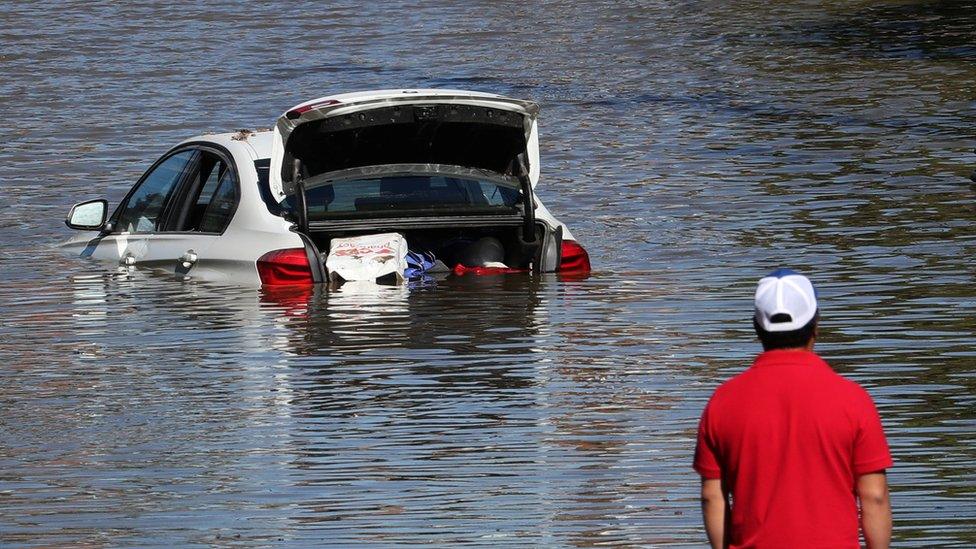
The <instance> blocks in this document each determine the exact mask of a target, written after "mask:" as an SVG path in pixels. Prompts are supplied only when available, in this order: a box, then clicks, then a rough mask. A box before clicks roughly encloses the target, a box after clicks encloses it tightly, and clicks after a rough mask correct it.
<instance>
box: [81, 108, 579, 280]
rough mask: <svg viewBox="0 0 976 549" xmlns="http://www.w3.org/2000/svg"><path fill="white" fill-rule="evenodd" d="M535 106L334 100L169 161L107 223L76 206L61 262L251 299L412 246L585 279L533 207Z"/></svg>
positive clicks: (569, 248) (213, 138)
mask: <svg viewBox="0 0 976 549" xmlns="http://www.w3.org/2000/svg"><path fill="white" fill-rule="evenodd" d="M537 113H538V107H537V106H536V105H535V104H534V103H531V102H527V101H520V100H515V99H508V98H505V97H501V96H498V95H492V94H484V93H475V92H465V91H453V90H391V91H377V92H361V93H352V94H344V95H336V96H332V97H326V98H322V99H317V100H314V101H310V102H306V103H303V104H301V105H299V106H297V107H295V108H293V109H291V110H289V111H288V112H286V113H285V114H284V115H283V116H282V117H281V118H279V119H278V122H277V124H276V126H275V128H274V129H273V130H269V131H262V132H256V133H255V132H249V131H241V132H238V133H236V134H219V135H205V136H200V137H196V138H192V139H190V140H187V141H184V142H182V143H180V144H179V145H177V146H176V147H174V148H173V149H172V150H170V151H169V152H167V153H166V154H165V155H163V157H162V158H160V159H159V160H157V161H156V163H154V164H153V165H152V167H151V168H150V169H149V170H148V171H147V172H146V174H145V175H143V176H142V178H141V179H140V180H139V182H138V183H137V184H136V185H135V186H134V187H133V189H132V190H131V191H129V193H128V195H127V196H126V197H125V198H124V199H123V201H122V203H121V204H120V205H119V207H118V208H116V210H115V212H114V213H113V214H112V215H111V216H108V215H107V214H108V211H107V203H106V201H105V200H93V201H89V202H83V203H80V204H77V205H76V206H75V207H74V208H72V211H71V213H70V214H69V218H68V220H67V223H68V226H69V227H72V228H76V229H82V230H90V231H95V233H88V234H85V235H81V236H78V237H76V238H73V239H71V240H69V241H68V242H66V243H65V244H64V245H63V247H65V248H66V249H69V250H72V251H77V252H79V253H81V254H82V255H84V256H89V257H93V258H96V259H102V260H109V261H117V262H120V263H122V264H124V265H137V266H146V267H151V268H157V269H164V270H166V271H169V272H172V273H174V274H179V275H184V276H192V277H193V278H196V279H201V280H214V281H225V282H231V283H238V284H246V285H252V284H253V285H256V284H265V285H287V284H311V283H314V282H321V281H325V280H327V274H328V273H326V272H325V271H326V269H325V266H324V261H325V258H326V256H327V255H328V253H329V248H330V243H331V241H332V239H334V238H346V237H356V236H361V235H370V234H377V233H399V234H401V235H403V236H404V237H405V239H406V241H407V243H408V244H409V246H410V250H411V251H417V252H423V253H426V254H429V255H430V256H433V257H436V258H437V259H439V260H441V261H442V262H443V263H444V264H445V265H447V266H448V267H452V266H455V265H459V266H462V267H477V268H481V267H485V266H493V265H503V266H505V267H506V268H511V269H515V270H526V271H532V272H561V273H586V272H588V271H589V269H590V265H589V258H588V256H587V253H586V251H585V250H584V249H583V248H582V246H580V245H579V244H578V243H577V242H576V240H575V239H574V238H573V236H572V234H571V233H570V231H569V229H568V228H567V227H566V226H565V225H563V224H562V223H561V222H560V221H559V220H557V219H556V218H555V217H553V216H552V214H550V213H549V211H548V210H547V209H546V207H545V206H544V205H543V204H542V203H541V202H540V201H539V199H538V197H537V196H536V195H535V187H536V185H537V184H538V181H539V143H538V130H537V124H536V116H537Z"/></svg>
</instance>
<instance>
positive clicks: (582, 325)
mask: <svg viewBox="0 0 976 549" xmlns="http://www.w3.org/2000/svg"><path fill="white" fill-rule="evenodd" d="M0 45H2V48H0V128H2V130H3V134H4V139H3V141H2V143H0V205H2V206H3V213H2V215H0V269H2V276H3V281H4V284H3V285H2V287H0V361H2V365H0V545H4V546H8V545H10V546H20V545H45V546H79V545H87V546H93V547H94V546H140V545H158V546H177V545H191V544H203V545H211V544H214V545H248V546H255V545H288V546H294V547H307V546H311V545H327V544H328V545H353V544H375V545H383V546H387V545H396V544H406V543H430V544H436V545H442V546H446V545H452V546H453V545H485V546H487V545H509V546H529V545H535V546H594V545H620V546H631V545H643V546H689V547H691V546H701V544H702V543H703V540H704V534H703V532H702V530H701V527H700V514H699V511H698V501H697V489H698V479H697V476H696V475H695V473H694V472H693V471H692V470H691V468H690V460H691V453H692V449H693V435H694V430H695V427H696V422H697V417H698V415H699V413H700V411H701V408H702V406H703V405H704V402H705V399H706V398H707V397H708V395H709V394H710V392H711V391H712V390H713V389H714V387H715V386H716V385H717V384H718V383H720V382H721V381H722V380H724V379H726V378H728V377H729V376H731V375H733V374H735V373H736V372H738V371H740V370H741V369H742V368H744V367H745V366H746V365H747V364H748V363H749V361H750V360H751V357H752V356H753V355H754V354H755V353H756V351H757V347H758V346H757V344H756V342H755V341H754V339H753V336H752V334H751V326H750V322H749V316H750V314H751V312H750V308H751V301H750V299H751V294H752V291H753V288H754V284H755V281H756V280H757V279H758V278H759V277H760V276H761V275H763V274H764V273H765V272H767V271H768V270H769V269H770V268H772V267H775V266H778V265H783V264H785V265H791V266H794V267H796V268H798V269H801V270H803V271H805V272H807V273H809V274H810V275H811V276H812V278H813V279H814V281H815V283H817V284H818V286H819V288H820V295H821V301H822V306H823V340H822V342H821V346H820V349H821V351H822V353H823V354H824V355H825V356H826V357H827V358H828V359H829V360H830V361H831V362H832V363H833V364H834V366H835V368H836V369H837V370H838V371H840V372H842V373H843V374H845V375H847V376H849V377H851V378H853V379H855V380H857V381H859V382H860V383H862V384H863V385H864V386H865V387H867V388H868V390H869V391H870V392H871V394H872V395H873V396H874V398H875V400H876V402H877V404H878V407H879V409H880V411H881V414H882V417H883V421H884V424H885V427H886V430H887V432H888V436H889V440H890V443H891V446H892V449H893V452H894V454H895V459H896V466H895V467H894V469H893V470H892V471H891V472H890V475H889V478H890V482H891V484H892V492H893V503H894V507H895V521H896V524H895V537H896V540H897V544H898V545H899V546H904V547H907V546H916V547H937V546H942V547H971V546H973V545H974V544H976V526H974V525H976V481H974V474H976V465H974V463H976V449H974V447H976V398H974V391H976V351H974V341H976V297H974V296H976V292H974V289H973V288H974V275H976V272H974V271H976V266H974V265H976V263H974V260H973V255H974V252H976V239H974V235H976V207H974V203H973V199H974V194H976V187H974V186H973V185H972V184H971V182H970V181H969V178H968V177H969V174H970V173H971V172H972V171H973V168H974V167H976V155H974V154H973V151H972V149H973V145H974V135H973V133H974V128H976V110H974V107H976V91H974V90H976V3H974V2H972V1H971V0H970V1H959V2H949V1H946V2H890V3H876V2H875V3H868V2H863V3H861V2H832V3H819V2H783V3H780V2H737V3H734V5H733V3H726V2H639V3H638V2H633V3H631V2H626V3H624V2H592V3H582V2H581V3H560V2H517V3H516V2H467V3H459V4H454V3H443V4H442V3H425V4H424V5H423V6H416V5H413V4H411V3H401V2H396V1H393V2H381V3H373V4H368V3H364V5H356V4H348V3H339V4H335V5H332V6H325V5H321V4H319V3H308V4H297V3H292V2H269V3H262V4H261V5H250V4H238V3H231V2H208V3H207V5H206V7H201V6H196V5H192V4H188V5H180V4H175V3H167V2H148V3H144V4H143V5H142V6H127V5H122V4H116V3H112V2H107V3H92V2H56V3H55V2H51V3H46V2H30V3H13V2H6V3H4V6H3V9H2V11H0ZM421 86H432V87H460V88H469V89H477V90H483V91H491V92H498V93H503V94H507V95H512V96H515V97H521V98H530V99H534V100H536V101H538V102H540V104H541V105H542V119H541V124H542V149H543V150H542V154H543V182H542V186H541V187H540V194H541V195H542V197H543V199H544V200H545V202H546V204H547V205H548V206H549V207H550V209H552V210H553V211H554V212H556V213H557V215H559V216H560V217H561V218H562V219H563V220H564V221H566V222H567V223H568V224H569V225H570V226H571V227H572V229H573V231H574V232H575V233H576V235H577V237H578V238H579V239H580V240H581V241H582V242H583V243H584V244H585V245H586V247H587V248H588V249H589V251H590V254H591V257H592V259H593V262H594V265H595V266H596V269H597V270H596V272H595V273H594V275H593V276H591V277H590V278H588V279H586V280H577V281H566V280H558V279H556V278H553V277H541V278H540V277H536V278H534V279H531V278H524V277H518V276H509V277H497V278H496V277H488V278H483V279H475V280H470V279H456V280H448V281H447V282H444V283H441V284H439V285H437V286H436V287H428V288H416V289H388V290H384V291H381V292H359V293H357V292H351V291H345V292H335V293H331V294H330V293H326V292H316V293H314V294H312V295H310V296H303V295H284V296H282V295H277V294H267V293H261V292H258V291H255V290H243V289H238V288H229V287H214V286H208V285H204V284H198V283H182V282H179V281H173V280H167V279H163V278H160V277H159V276H157V275H153V274H151V273H146V272H143V271H138V270H136V271H131V272H124V271H123V272H116V271H115V270H114V268H113V267H108V266H106V265H104V264H98V263H94V262H91V261H86V260H82V259H78V258H70V257H64V256H62V255H60V253H59V252H57V251H56V250H54V249H52V248H51V247H50V246H51V244H53V243H55V242H58V241H61V240H63V239H65V238H67V237H68V236H69V235H68V233H69V231H68V230H67V229H66V228H65V227H64V225H63V223H62V219H63V216H64V214H65V213H66V211H67V209H68V207H69V206H70V204H72V203H73V202H77V201H80V200H83V199H86V198H91V197H99V196H104V197H106V198H109V199H110V201H111V202H112V203H113V204H114V203H116V202H117V201H118V200H119V198H121V196H122V194H123V193H124V192H125V190H126V189H128V188H129V186H131V184H132V183H133V182H134V181H135V179H136V178H137V177H138V176H139V174H140V173H141V172H142V171H143V170H144V169H145V168H146V167H147V166H148V164H149V163H150V162H151V161H152V160H153V159H154V158H156V157H157V156H159V155H160V154H161V153H162V152H163V151H165V150H166V149H167V148H168V147H169V146H171V145H173V144H174V143H175V142H177V141H179V140H180V139H183V138H185V137H189V136H192V135H194V134H198V133H202V132H205V131H226V130H232V129H235V128H240V127H260V126H269V125H270V124H271V123H272V122H273V120H274V118H275V117H276V116H277V115H278V114H279V113H280V112H283V111H284V110H285V109H287V108H288V107H290V106H292V105H293V104H296V103H298V102H299V101H301V100H304V99H307V98H310V97H315V96H319V95H324V94H327V93H334V92H340V91H350V90H359V89H371V88H383V87H421Z"/></svg>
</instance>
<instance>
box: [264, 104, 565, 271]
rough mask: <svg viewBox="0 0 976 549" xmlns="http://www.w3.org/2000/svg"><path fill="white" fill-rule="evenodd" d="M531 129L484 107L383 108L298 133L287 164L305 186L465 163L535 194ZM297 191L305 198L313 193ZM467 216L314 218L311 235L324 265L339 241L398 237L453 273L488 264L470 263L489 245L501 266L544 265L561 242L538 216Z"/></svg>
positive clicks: (365, 202)
mask: <svg viewBox="0 0 976 549" xmlns="http://www.w3.org/2000/svg"><path fill="white" fill-rule="evenodd" d="M526 123H527V121H526V119H525V117H524V115H522V114H519V113H517V112H513V111H508V110H504V109H498V108H490V107H484V106H473V105H464V104H437V103H434V104H412V105H390V106H384V107H377V108H372V109H369V110H364V111H359V112H353V113H349V114H344V115H333V116H328V117H326V118H322V119H318V120H312V121H309V122H306V123H304V124H302V125H300V126H298V127H297V128H295V130H294V131H293V132H292V134H291V136H290V137H289V138H288V141H287V144H286V146H285V151H284V155H285V156H284V165H285V166H298V168H295V171H294V174H295V175H297V176H298V177H299V178H300V179H301V180H311V179H313V178H316V177H317V176H322V175H323V174H325V175H326V176H327V175H328V174H331V173H337V172H341V171H343V170H351V169H356V168H368V167H372V166H390V165H397V164H414V165H419V164H423V165H446V166H456V167H463V168H470V169H476V170H487V171H489V172H492V173H494V174H497V175H498V176H501V177H521V178H522V183H523V184H522V193H523V194H524V193H526V192H528V193H531V192H532V191H531V187H530V185H529V183H528V177H527V176H526V175H525V170H524V164H522V163H521V162H522V160H521V158H523V157H524V155H525V153H526V146H527V141H526V139H527V137H526ZM296 160H297V161H298V162H295V161H296ZM289 179H292V178H291V177H289V174H288V170H285V173H283V180H284V181H285V182H286V183H287V182H289ZM296 180H297V179H296ZM290 182H291V183H294V181H290ZM298 192H299V193H301V196H302V197H304V196H305V195H304V191H298ZM303 200H304V198H303ZM370 200H371V201H373V202H377V203H376V204H372V202H370ZM379 200H381V199H379V198H370V199H365V198H364V199H360V200H359V201H357V204H356V206H357V207H356V210H358V211H360V212H362V213H363V216H364V217H373V216H371V215H370V213H371V212H370V210H379V211H384V210H391V209H395V208H392V206H393V205H391V204H386V203H380V202H378V201H379ZM398 200H400V199H398ZM520 209H521V208H520ZM299 210H301V208H299ZM462 213H463V212H451V211H442V212H440V213H437V214H436V215H435V216H433V217H427V218H420V217H413V218H411V217H398V218H393V219H388V218H383V217H382V216H380V217H379V218H372V219H369V220H366V219H363V218H359V219H350V220H347V221H345V222H344V221H341V220H331V221H327V220H319V221H315V220H312V221H311V222H310V223H308V224H307V225H306V230H305V232H306V233H307V235H308V236H309V238H310V239H311V241H312V242H313V243H314V245H315V246H316V247H317V248H318V252H319V254H320V256H321V257H322V258H323V260H324V258H325V257H327V256H328V253H329V243H330V241H331V240H332V239H333V238H339V237H350V236H360V235H368V234H378V233H386V232H397V233H400V234H402V235H404V237H405V238H406V240H407V243H408V246H409V249H410V251H413V252H429V253H432V254H433V255H434V257H436V258H437V259H440V260H441V261H443V262H444V264H445V265H447V266H448V267H449V268H453V267H454V266H455V265H457V264H462V265H465V266H480V265H471V264H470V263H472V262H475V260H476V259H477V258H475V259H472V256H471V253H472V249H473V248H477V247H478V245H477V244H476V243H479V242H480V243H481V244H484V241H485V240H487V241H489V244H490V247H491V248H492V250H495V251H498V254H497V257H496V258H495V259H492V262H495V261H499V262H503V263H504V264H505V265H506V266H507V267H510V268H517V269H530V268H534V269H536V270H538V269H539V268H540V264H541V262H540V257H541V256H542V251H543V249H544V248H547V247H546V246H545V244H544V243H545V242H547V240H546V239H547V238H550V237H551V236H552V235H550V234H549V233H550V231H549V229H548V226H547V225H546V224H545V223H542V222H537V221H535V220H534V215H533V213H532V212H531V211H530V212H527V213H525V212H524V209H523V214H516V213H513V215H502V216H494V217H491V216H483V217H481V218H477V216H471V215H461V214H462ZM427 215H430V212H428V213H427ZM306 216H307V214H306ZM526 232H529V233H534V234H528V235H526V234H525V233H526ZM499 244H500V246H499ZM499 248H500V250H499ZM553 268H554V267H553Z"/></svg>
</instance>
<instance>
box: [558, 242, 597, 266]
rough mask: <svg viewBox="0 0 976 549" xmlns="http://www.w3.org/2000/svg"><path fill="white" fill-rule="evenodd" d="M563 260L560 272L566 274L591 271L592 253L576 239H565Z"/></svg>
mask: <svg viewBox="0 0 976 549" xmlns="http://www.w3.org/2000/svg"><path fill="white" fill-rule="evenodd" d="M562 256H563V259H562V262H561V263H560V264H559V272H560V273H564V274H586V273H589V272H590V254H588V253H586V250H584V249H583V246H580V244H579V242H576V241H575V240H563V245H562Z"/></svg>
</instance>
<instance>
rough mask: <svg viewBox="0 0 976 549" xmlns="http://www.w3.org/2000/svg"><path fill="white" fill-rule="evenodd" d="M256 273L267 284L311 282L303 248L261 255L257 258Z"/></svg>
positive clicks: (309, 269)
mask: <svg viewBox="0 0 976 549" xmlns="http://www.w3.org/2000/svg"><path fill="white" fill-rule="evenodd" d="M258 275H260V277H261V283H262V284H265V285H267V286H286V285H295V284H312V283H313V280H312V267H311V265H309V263H308V255H307V254H306V253H305V248H287V249H284V250H275V251H273V252H268V253H266V254H264V255H262V256H261V257H260V258H259V259H258Z"/></svg>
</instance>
